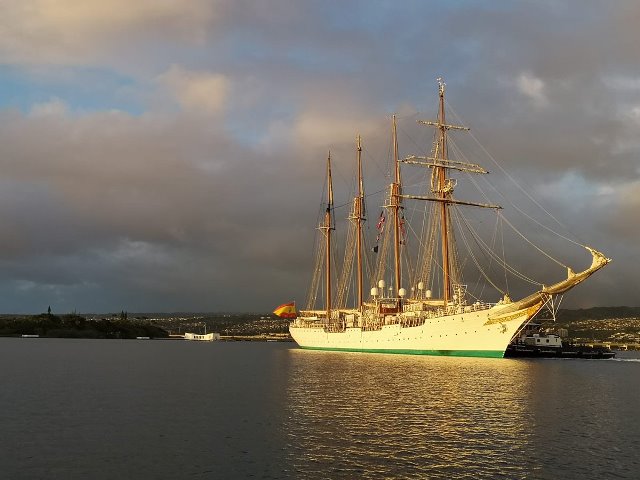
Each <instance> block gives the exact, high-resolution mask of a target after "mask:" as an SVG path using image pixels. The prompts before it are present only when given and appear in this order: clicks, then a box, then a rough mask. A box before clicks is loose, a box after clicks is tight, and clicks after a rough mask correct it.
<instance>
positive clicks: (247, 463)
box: [0, 338, 640, 479]
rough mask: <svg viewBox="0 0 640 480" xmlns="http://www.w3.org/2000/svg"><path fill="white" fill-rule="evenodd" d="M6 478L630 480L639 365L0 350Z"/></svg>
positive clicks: (71, 345) (17, 345)
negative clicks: (493, 479)
mask: <svg viewBox="0 0 640 480" xmlns="http://www.w3.org/2000/svg"><path fill="white" fill-rule="evenodd" d="M0 385H1V389H0V432H1V434H0V477H2V478H11V479H37V478H43V479H45V478H46V479H48V478H56V479H58V478H65V479H76V478H77V479H80V478H82V479H84V478H98V479H100V478H104V479H112V478H154V479H163V478H167V479H174V478H220V479H235V478H271V479H275V478H285V479H298V478H299V479H305V478H310V479H311V478H313V479H315V478H318V479H321V478H322V479H324V478H328V479H334V478H345V479H351V478H371V479H378V478H420V479H424V478H434V479H438V478H469V479H479V478H506V479H518V478H531V479H538V478H539V479H557V478H580V479H586V478H594V479H603V478H638V472H640V456H639V455H638V452H639V451H640V411H639V409H640V355H638V354H637V353H635V354H634V353H626V352H623V353H620V354H619V355H618V359H616V360H592V361H589V360H566V359H565V360H562V359H536V360H533V359H532V360H523V359H473V358H445V357H420V356H403V355H371V354H357V353H337V352H310V351H302V350H298V349H297V348H295V346H294V344H280V343H253V342H214V343H196V342H180V341H134V340H71V339H14V338H2V339H0Z"/></svg>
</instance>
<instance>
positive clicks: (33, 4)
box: [0, 0, 640, 312]
mask: <svg viewBox="0 0 640 480" xmlns="http://www.w3.org/2000/svg"><path fill="white" fill-rule="evenodd" d="M638 24H640V4H639V3H638V2H637V1H635V0H617V1H616V2H602V1H599V0H598V1H589V0H574V1H560V0H530V1H503V2H496V1H479V0H478V1H472V0H466V1H463V0H460V1H426V0H416V1H409V0H401V1H397V0H394V1H391V0H389V1H375V0H362V1H319V0H318V1H312V0H296V1H293V0H269V1H243V0H188V1H185V0H162V1H158V0H137V1H135V2H131V1H129V0H21V1H10V0H0V225H1V226H2V228H1V229H0V312H40V311H44V310H46V308H47V306H48V305H51V307H52V309H53V310H54V311H58V312H68V311H71V310H76V311H80V312H108V311H119V310H121V309H125V310H128V311H223V310H224V311H229V310H231V311H267V310H270V309H272V308H273V307H274V306H275V305H278V304H279V303H282V302H285V301H289V300H293V299H296V300H298V301H299V302H303V300H304V298H305V294H306V289H307V286H308V283H309V280H310V271H311V265H312V252H311V249H312V244H313V238H314V235H315V230H314V227H315V226H316V225H315V222H316V219H317V215H316V214H317V211H318V203H319V200H320V197H321V195H322V185H321V183H322V181H323V178H324V170H323V169H324V159H325V157H326V152H327V150H328V149H331V150H332V155H333V157H334V161H335V163H336V167H335V168H336V174H335V180H336V192H337V195H338V197H339V198H338V199H337V200H336V201H337V202H344V201H346V199H347V198H348V191H349V188H350V186H351V185H352V180H351V176H352V173H353V159H354V154H353V144H354V138H355V135H356V134H357V133H360V134H361V135H362V136H363V141H364V143H365V168H366V169H367V171H368V172H369V173H370V175H371V176H373V175H374V174H384V173H386V165H387V163H388V162H387V160H388V138H389V134H388V124H389V118H390V116H391V114H392V113H394V112H397V113H398V114H399V118H400V129H401V131H402V132H405V133H406V132H409V133H408V135H406V136H407V137H409V138H415V137H414V133H413V132H414V127H413V125H415V120H416V118H430V117H433V116H434V115H435V113H436V94H437V86H436V83H435V79H436V78H437V77H438V76H442V77H444V78H445V81H446V82H447V98H448V102H449V104H450V105H451V106H452V107H453V109H454V110H455V112H456V113H457V114H459V115H460V117H461V118H462V119H463V121H464V122H465V124H468V125H470V126H471V127H472V128H473V130H472V131H473V132H474V135H475V136H476V137H477V138H478V140H479V141H480V142H481V143H482V145H483V146H485V147H486V148H487V150H488V151H490V152H491V155H492V156H493V157H495V158H496V159H497V160H498V162H500V164H501V165H502V166H503V167H504V168H505V169H507V170H508V171H509V173H510V175H512V176H513V177H514V178H519V179H521V182H522V185H526V188H527V190H528V192H529V193H530V194H531V195H532V196H533V197H535V198H536V199H537V200H538V201H539V202H540V204H541V205H543V206H544V207H545V208H546V209H548V210H549V211H551V212H552V213H553V215H554V217H555V218H556V219H558V220H559V221H560V222H561V223H562V224H563V225H564V226H565V227H566V229H567V231H569V232H571V234H572V235H573V236H574V237H573V238H578V239H580V240H581V241H583V242H585V243H588V244H591V245H594V246H596V247H597V248H599V249H600V250H602V251H603V252H605V253H606V254H607V255H608V256H610V257H612V258H613V259H614V262H613V263H612V264H611V265H610V266H608V267H607V268H606V269H605V270H603V271H602V272H599V273H598V274H596V275H595V276H594V277H593V279H592V280H591V281H589V282H587V283H585V284H584V285H581V286H580V287H578V288H576V289H575V290H574V291H573V292H571V294H570V295H569V296H568V298H567V300H566V302H567V303H566V304H567V305H570V306H582V307H587V306H593V305H639V304H640V287H639V286H638V285H639V284H640V282H639V281H638V280H639V274H638V272H639V271H640V254H639V247H638V238H640V48H638V45H640V33H638V32H639V30H638ZM403 122H404V123H403ZM400 140H401V142H402V141H403V137H402V136H401V138H400ZM412 149H413V144H411V142H405V143H404V144H401V150H402V153H403V154H409V153H421V152H416V151H415V149H413V150H414V151H412ZM422 153H424V152H422ZM487 168H488V169H489V170H492V165H487ZM493 169H495V167H493ZM383 183H384V180H382V184H383ZM338 192H340V193H338ZM372 201H373V207H370V209H373V210H377V209H378V206H379V205H380V202H381V201H380V200H372ZM376 202H377V203H376ZM506 213H509V212H506ZM345 216H346V213H345ZM540 218H543V217H540ZM546 220H547V223H549V225H550V226H554V223H553V221H551V220H550V218H549V217H546ZM555 227H558V229H559V226H558V224H557V223H556V224H555ZM574 250H575V249H574ZM567 255H568V257H569V260H570V261H571V262H572V265H573V266H574V267H575V269H576V270H579V269H582V268H584V267H586V266H587V265H588V264H589V262H590V258H589V256H588V254H585V253H584V252H583V251H582V250H581V249H579V248H578V250H577V253H576V252H573V253H568V254H567ZM532 261H533V260H532ZM574 261H575V262H574ZM538 273H539V274H540V275H541V276H542V277H544V276H545V274H546V273H547V272H538ZM563 275H564V273H563V272H562V271H553V272H551V271H549V272H548V276H547V278H545V280H549V281H555V280H558V279H560V278H561V277H562V276H563Z"/></svg>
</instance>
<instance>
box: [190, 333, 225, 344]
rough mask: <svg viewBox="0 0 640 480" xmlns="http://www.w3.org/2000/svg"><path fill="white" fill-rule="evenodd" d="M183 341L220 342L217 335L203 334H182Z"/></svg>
mask: <svg viewBox="0 0 640 480" xmlns="http://www.w3.org/2000/svg"><path fill="white" fill-rule="evenodd" d="M184 339H185V340H197V341H200V342H213V341H215V340H220V334H219V333H204V334H199V333H185V334H184Z"/></svg>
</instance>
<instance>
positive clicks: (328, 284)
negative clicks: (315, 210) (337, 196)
mask: <svg viewBox="0 0 640 480" xmlns="http://www.w3.org/2000/svg"><path fill="white" fill-rule="evenodd" d="M332 209H333V185H332V182H331V152H329V155H328V157H327V210H326V212H325V214H324V226H323V227H322V230H324V232H325V248H326V252H327V254H326V265H325V273H326V278H325V281H326V285H325V288H326V292H327V293H326V302H327V323H330V321H331V230H332V228H331V210H332Z"/></svg>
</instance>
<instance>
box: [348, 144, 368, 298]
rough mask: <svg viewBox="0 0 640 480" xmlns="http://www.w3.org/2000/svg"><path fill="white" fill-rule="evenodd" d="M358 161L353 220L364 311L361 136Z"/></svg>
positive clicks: (360, 294) (359, 295) (359, 283)
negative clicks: (356, 191) (356, 192)
mask: <svg viewBox="0 0 640 480" xmlns="http://www.w3.org/2000/svg"><path fill="white" fill-rule="evenodd" d="M356 149H357V152H358V154H357V161H358V194H357V196H356V197H355V198H354V199H353V213H352V215H351V219H352V220H354V221H355V223H356V256H357V272H356V275H357V277H358V297H357V299H356V307H357V308H358V310H361V309H362V303H363V301H364V297H363V290H362V222H364V221H365V216H364V214H365V211H364V184H363V180H362V139H361V138H360V135H358V136H357V138H356Z"/></svg>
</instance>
